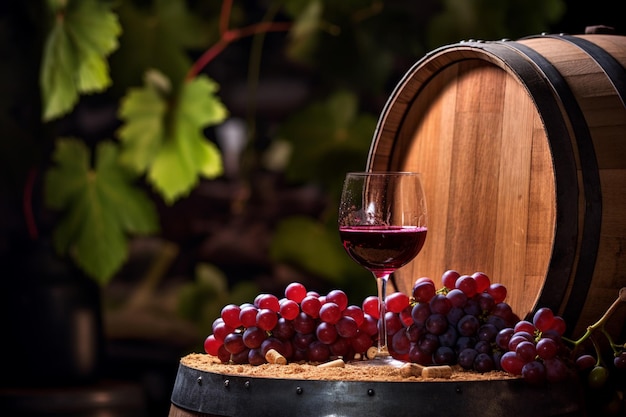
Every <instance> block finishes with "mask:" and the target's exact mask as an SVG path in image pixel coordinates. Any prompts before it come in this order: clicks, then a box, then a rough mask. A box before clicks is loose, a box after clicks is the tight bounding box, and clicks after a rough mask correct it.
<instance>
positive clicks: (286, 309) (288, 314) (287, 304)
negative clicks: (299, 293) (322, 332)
mask: <svg viewBox="0 0 626 417" xmlns="http://www.w3.org/2000/svg"><path fill="white" fill-rule="evenodd" d="M279 312H280V315H281V316H283V317H284V318H286V319H287V320H293V319H295V318H296V316H297V315H298V314H299V313H300V306H299V305H298V303H296V302H295V301H294V300H290V299H288V298H285V299H283V300H282V302H281V303H280V310H279Z"/></svg>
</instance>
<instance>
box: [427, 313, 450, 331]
mask: <svg viewBox="0 0 626 417" xmlns="http://www.w3.org/2000/svg"><path fill="white" fill-rule="evenodd" d="M425 326H426V330H427V331H428V332H429V333H432V334H434V335H440V334H442V333H443V332H445V331H446V330H447V328H448V320H446V316H444V315H443V314H439V313H434V314H431V315H430V317H428V318H427V319H426V324H425Z"/></svg>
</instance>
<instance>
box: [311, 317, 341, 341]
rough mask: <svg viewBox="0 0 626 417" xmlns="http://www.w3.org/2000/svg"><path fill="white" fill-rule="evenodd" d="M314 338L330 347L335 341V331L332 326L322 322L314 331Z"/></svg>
mask: <svg viewBox="0 0 626 417" xmlns="http://www.w3.org/2000/svg"><path fill="white" fill-rule="evenodd" d="M315 336H316V337H317V340H319V341H320V342H322V343H324V344H325V345H330V344H331V343H333V342H334V341H335V340H337V329H336V328H335V326H334V325H332V324H330V323H328V322H324V321H323V322H321V323H320V324H319V325H318V326H317V329H315Z"/></svg>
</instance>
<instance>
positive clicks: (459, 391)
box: [454, 387, 463, 394]
mask: <svg viewBox="0 0 626 417" xmlns="http://www.w3.org/2000/svg"><path fill="white" fill-rule="evenodd" d="M454 392H456V393H457V394H462V393H463V389H462V388H461V387H456V388H455V389H454Z"/></svg>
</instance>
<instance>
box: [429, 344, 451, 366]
mask: <svg viewBox="0 0 626 417" xmlns="http://www.w3.org/2000/svg"><path fill="white" fill-rule="evenodd" d="M455 362H456V353H455V352H454V350H453V349H452V348H451V347H449V346H440V347H439V348H437V350H436V351H435V353H434V354H433V363H435V364H436V365H454V363H455Z"/></svg>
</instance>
